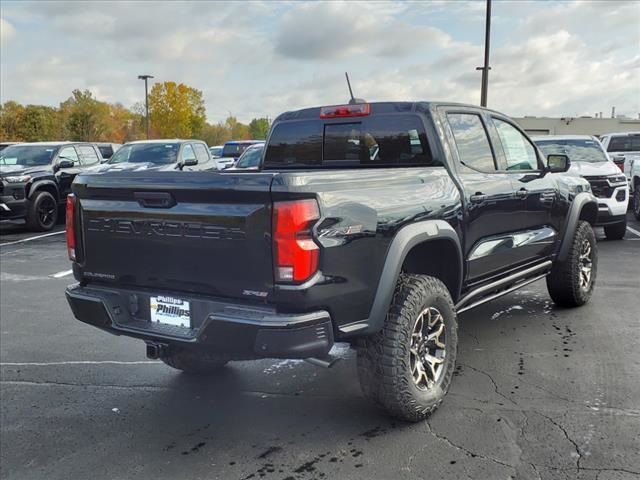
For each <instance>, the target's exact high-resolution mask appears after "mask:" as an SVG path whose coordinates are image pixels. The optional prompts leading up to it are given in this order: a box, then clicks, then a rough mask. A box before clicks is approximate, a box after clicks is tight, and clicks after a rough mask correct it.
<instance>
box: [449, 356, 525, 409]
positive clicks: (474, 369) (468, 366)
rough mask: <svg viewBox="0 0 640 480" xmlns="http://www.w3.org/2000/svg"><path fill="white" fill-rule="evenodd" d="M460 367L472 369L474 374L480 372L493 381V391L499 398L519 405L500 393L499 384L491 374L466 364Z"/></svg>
mask: <svg viewBox="0 0 640 480" xmlns="http://www.w3.org/2000/svg"><path fill="white" fill-rule="evenodd" d="M460 365H462V366H463V367H465V368H470V369H471V370H473V371H474V372H478V373H480V374H482V375H484V376H486V377H487V378H488V379H489V380H490V381H491V383H492V384H493V389H494V391H495V393H496V394H497V395H498V396H500V397H502V398H504V399H505V400H507V401H508V402H510V403H512V404H513V405H517V404H518V403H517V402H515V401H513V400H512V399H511V398H509V397H507V396H506V395H505V394H504V393H502V392H501V391H500V389H499V388H498V384H497V383H496V381H495V380H494V379H493V377H492V376H491V374H489V373H487V372H485V371H484V370H480V369H479V368H476V367H472V366H471V365H467V364H464V363H461V364H460Z"/></svg>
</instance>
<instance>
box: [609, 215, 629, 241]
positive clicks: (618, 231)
mask: <svg viewBox="0 0 640 480" xmlns="http://www.w3.org/2000/svg"><path fill="white" fill-rule="evenodd" d="M626 231H627V219H626V218H625V220H624V222H620V223H614V224H613V225H605V227H604V234H605V235H606V237H607V240H622V239H623V238H624V234H625V233H626Z"/></svg>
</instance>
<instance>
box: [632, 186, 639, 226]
mask: <svg viewBox="0 0 640 480" xmlns="http://www.w3.org/2000/svg"><path fill="white" fill-rule="evenodd" d="M632 205H633V215H634V216H635V217H636V220H640V182H638V181H637V180H636V184H635V186H634V189H633V204H632Z"/></svg>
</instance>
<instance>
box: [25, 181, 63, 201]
mask: <svg viewBox="0 0 640 480" xmlns="http://www.w3.org/2000/svg"><path fill="white" fill-rule="evenodd" d="M40 191H45V192H49V193H50V194H51V195H53V198H55V200H56V202H58V203H60V193H59V190H58V186H57V185H56V184H55V183H54V182H53V181H51V180H36V181H35V182H33V183H32V184H31V187H30V188H29V190H28V191H27V198H28V199H30V200H31V199H32V198H33V197H34V196H35V194H36V193H37V192H40Z"/></svg>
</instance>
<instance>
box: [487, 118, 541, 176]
mask: <svg viewBox="0 0 640 480" xmlns="http://www.w3.org/2000/svg"><path fill="white" fill-rule="evenodd" d="M493 124H494V125H495V127H496V130H497V131H498V136H499V137H500V143H501V144H502V149H503V150H504V155H505V159H506V162H507V166H506V168H507V170H537V169H538V156H537V155H536V149H535V148H534V146H533V145H532V144H531V142H530V141H529V140H528V139H527V138H526V137H525V136H524V135H523V134H522V133H521V132H520V130H518V129H517V128H516V127H514V126H513V125H511V124H510V123H507V122H505V121H503V120H500V119H498V118H494V119H493Z"/></svg>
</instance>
